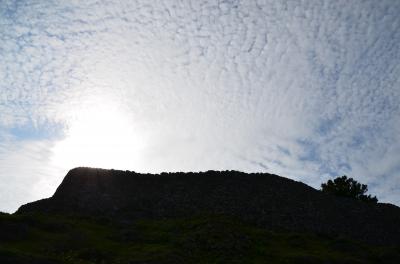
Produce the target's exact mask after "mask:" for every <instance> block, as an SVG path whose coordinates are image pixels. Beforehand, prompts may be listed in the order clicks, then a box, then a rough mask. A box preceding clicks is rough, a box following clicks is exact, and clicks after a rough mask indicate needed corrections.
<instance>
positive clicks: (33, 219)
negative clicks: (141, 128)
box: [0, 168, 400, 263]
mask: <svg viewBox="0 0 400 264" xmlns="http://www.w3.org/2000/svg"><path fill="white" fill-rule="evenodd" d="M399 223H400V208H398V207H396V206H393V205H388V204H369V203H363V202H360V201H356V200H351V199H347V198H340V197H336V196H331V195H326V194H323V193H321V192H320V191H317V190H315V189H313V188H311V187H309V186H307V185H305V184H303V183H299V182H295V181H292V180H289V179H286V178H283V177H279V176H276V175H271V174H245V173H240V172H235V171H226V172H215V171H209V172H204V173H163V174H161V175H152V174H137V173H134V172H127V171H126V172H125V171H116V170H101V169H90V168H77V169H73V170H71V171H70V172H69V173H68V174H67V176H66V177H65V178H64V180H63V182H62V184H61V185H60V186H59V187H58V189H57V191H56V192H55V194H54V195H53V196H52V197H51V198H48V199H43V200H40V201H37V202H33V203H30V204H27V205H24V206H22V207H21V208H20V209H19V210H18V211H17V212H16V213H15V214H13V215H9V214H0V263H400V228H399Z"/></svg>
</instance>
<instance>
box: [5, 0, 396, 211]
mask: <svg viewBox="0 0 400 264" xmlns="http://www.w3.org/2000/svg"><path fill="white" fill-rule="evenodd" d="M399 12H400V3H399V2H398V1H372V0H371V1H351V2H348V1H334V2H332V1H325V2H324V1H312V2H305V3H300V2H296V1H199V0H193V1H172V0H171V1H152V2H151V3H150V2H148V1H122V2H121V1H117V2H114V1H89V2H88V1H86V2H85V3H82V2H79V3H78V2H73V1H69V2H64V1H59V2H51V3H50V2H47V1H29V2H18V1H6V2H2V3H1V4H0V17H1V18H0V25H1V27H0V60H1V61H2V63H1V65H0V113H1V115H0V126H1V127H3V129H4V131H9V130H10V129H12V128H13V127H16V126H21V125H22V126H23V125H24V124H27V123H31V124H34V125H35V126H36V127H37V129H39V130H40V129H43V124H45V123H50V124H60V125H61V126H62V127H65V129H66V130H65V134H66V135H68V131H69V129H71V127H73V126H74V122H76V120H77V119H79V116H80V114H81V112H82V111H83V110H85V109H86V110H87V109H89V110H90V111H93V112H95V111H96V109H103V106H102V105H99V103H98V98H108V99H109V100H112V104H115V105H118V106H119V109H118V111H120V112H122V113H123V114H121V115H123V118H124V119H125V120H128V121H126V122H127V123H129V124H130V125H132V127H134V131H135V133H134V134H135V137H139V138H141V139H143V140H144V141H145V147H142V148H141V149H140V152H138V151H139V150H137V149H135V146H134V145H135V144H134V143H129V144H128V145H127V146H128V147H129V146H130V147H132V148H133V149H134V150H132V153H133V154H132V155H134V156H135V155H136V156H140V158H137V159H136V160H135V162H133V159H132V161H130V160H126V161H125V163H124V164H120V163H118V164H117V163H115V164H116V165H118V166H124V167H127V168H131V169H136V170H141V171H161V170H207V169H241V170H246V171H260V170H263V171H264V170H268V171H269V172H272V173H279V174H282V175H285V176H288V177H292V178H295V179H299V180H302V181H305V182H307V183H309V184H311V185H312V186H315V187H317V186H319V184H320V182H321V181H323V180H326V179H327V178H328V177H329V175H336V174H338V175H339V174H344V173H347V174H349V176H353V177H355V178H356V179H358V180H360V181H364V182H366V183H368V184H369V185H370V186H371V188H370V189H371V192H375V193H376V194H378V196H379V198H381V197H382V199H383V200H385V201H392V202H396V203H399V202H400V201H399V199H400V198H399V194H398V193H396V191H395V189H394V188H395V187H397V188H398V187H400V186H399V184H400V183H399V174H398V173H399V172H400V169H399V168H398V165H397V164H399V161H400V160H399V157H400V155H399V154H400V153H399V152H400V150H399V148H400V147H399V146H400V141H399V137H398V135H399V131H400V125H399V124H400V122H399V120H398V116H400V109H399V105H400V88H399V87H400V79H399V77H398V76H400V66H399V64H398V61H399V59H400V58H399V57H400V45H399V44H398V43H400V31H399V28H400V18H399V16H398V13H399ZM100 104H101V103H100ZM104 104H108V103H104ZM93 109H94V110H93ZM63 140H64V141H63ZM50 141H51V144H48V143H45V144H44V143H43V141H41V140H36V141H34V142H33V143H29V144H33V145H35V146H36V144H39V145H40V144H44V145H41V146H42V147H41V148H43V149H47V151H49V152H48V153H50V154H49V155H50V156H51V155H53V154H52V153H53V152H52V151H54V149H56V146H57V144H61V142H64V144H65V142H68V139H51V140H50V139H49V142H50ZM2 142H3V146H4V148H3V152H2V153H3V154H2V155H3V156H4V157H7V156H8V155H9V153H12V151H11V150H10V147H14V146H16V145H18V144H25V141H24V142H20V141H19V140H18V139H16V140H14V141H5V140H3V141H2ZM46 142H47V141H46ZM132 142H134V140H133V141H132ZM26 144H28V143H26ZM19 151H25V152H24V153H25V154H21V155H19V156H21V157H23V156H24V155H29V152H35V151H36V150H32V149H30V148H27V147H23V148H21V149H20V150H19ZM21 153H22V152H21ZM123 153H126V152H123ZM41 157H43V156H41ZM4 160H6V159H4ZM49 160H50V161H51V160H52V157H47V158H43V159H42V160H41V161H40V164H39V163H36V162H39V161H35V162H33V163H32V162H31V161H29V162H28V161H26V164H31V165H24V166H26V167H29V168H33V167H35V166H38V167H43V168H45V167H46V166H47V167H49V168H51V167H52V166H53V165H54V164H53V165H52V163H51V162H50V161H49ZM5 162H7V163H5ZM13 162H17V158H15V160H9V159H7V160H6V161H4V162H3V163H2V165H1V166H0V168H3V166H9V167H8V168H9V172H7V174H8V175H16V171H15V172H13V169H12V166H11V165H7V164H14V163H13ZM82 162H83V163H84V162H85V160H83V161H82ZM133 163H134V164H133ZM24 164H25V163H24ZM39 165H40V166H39ZM43 168H42V169H43ZM21 173H22V172H21ZM18 174H19V173H18ZM27 175H32V176H26V177H28V178H29V180H28V179H27V181H31V182H37V181H38V179H39V178H40V177H39V176H33V174H27ZM35 175H36V174H35ZM46 175H47V174H46ZM48 175H49V174H48ZM10 177H11V176H10ZM48 177H57V179H58V177H60V176H59V175H53V176H48ZM7 179H8V178H7ZM12 179H14V176H13V177H11V178H10V181H13V180H12ZM15 182H16V183H17V182H18V184H19V183H21V182H23V180H21V181H19V180H18V177H17V176H15ZM2 183H3V180H2ZM3 204H4V203H3ZM0 206H2V205H0ZM4 208H6V207H4ZM7 208H10V207H7Z"/></svg>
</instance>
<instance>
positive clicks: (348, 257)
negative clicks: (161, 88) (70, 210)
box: [0, 214, 400, 264]
mask: <svg viewBox="0 0 400 264" xmlns="http://www.w3.org/2000/svg"><path fill="white" fill-rule="evenodd" d="M0 263H2V264H3V263H78V264H79V263H81V264H90V263H118V264H124V263H400V250H399V248H390V247H374V246H370V245H365V244H362V243H359V242H354V241H349V240H346V239H340V238H329V237H324V236H318V235H314V234H303V233H290V232H272V231H268V230H265V229H262V228H258V227H254V226H251V225H248V224H245V223H243V222H241V221H238V220H236V219H233V218H230V217H225V216H215V215H211V216H210V215H202V216H193V217H191V218H182V219H166V220H145V219H143V220H140V221H134V222H120V221H117V220H113V219H109V218H85V217H78V216H71V215H41V214H26V215H9V214H0Z"/></svg>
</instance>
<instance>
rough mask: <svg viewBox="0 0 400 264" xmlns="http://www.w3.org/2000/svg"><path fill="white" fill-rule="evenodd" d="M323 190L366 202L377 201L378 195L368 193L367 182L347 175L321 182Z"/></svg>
mask: <svg viewBox="0 0 400 264" xmlns="http://www.w3.org/2000/svg"><path fill="white" fill-rule="evenodd" d="M321 188H322V191H323V192H325V193H330V194H334V195H338V196H344V197H350V198H354V199H357V200H360V201H364V202H370V203H377V202H378V199H377V198H376V196H374V197H372V196H371V195H366V194H365V193H366V192H367V191H368V187H367V185H365V184H361V183H358V182H357V181H355V180H354V179H353V178H347V176H346V175H343V176H342V177H337V178H336V179H334V180H333V181H332V180H329V181H327V182H326V183H323V184H321Z"/></svg>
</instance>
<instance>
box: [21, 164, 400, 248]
mask: <svg viewBox="0 0 400 264" xmlns="http://www.w3.org/2000/svg"><path fill="white" fill-rule="evenodd" d="M31 212H41V213H51V214H54V213H57V214H65V213H72V214H78V215H86V216H99V215H101V216H112V217H113V218H118V219H121V220H124V221H132V220H137V219H154V220H157V219H166V218H171V219H172V218H179V217H192V216H195V215H201V214H213V215H225V216H229V217H235V218H237V219H240V221H244V222H246V223H249V224H254V225H256V226H258V227H261V228H267V229H268V230H286V231H290V232H293V231H294V232H312V233H314V234H324V235H328V236H334V237H345V238H349V239H354V240H359V241H363V242H367V243H370V244H379V245H400V227H399V223H400V208H398V207H396V206H392V205H386V204H367V203H363V202H359V201H355V200H351V199H346V198H340V197H335V196H330V195H326V194H323V193H321V192H320V191H317V190H315V189H313V188H311V187H309V186H307V185H305V184H303V183H300V182H296V181H293V180H289V179H286V178H283V177H279V176H276V175H271V174H246V173H241V172H237V171H223V172H215V171H208V172H202V173H162V174H159V175H154V174H138V173H134V172H129V171H117V170H102V169H92V168H76V169H73V170H71V171H70V172H69V173H68V174H67V176H66V177H65V179H64V180H63V182H62V184H61V185H60V186H59V187H58V189H57V191H56V192H55V194H54V195H53V197H51V198H49V199H44V200H40V201H37V202H33V203H30V204H26V205H24V206H22V207H21V208H20V209H19V210H18V211H17V214H23V213H31Z"/></svg>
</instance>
